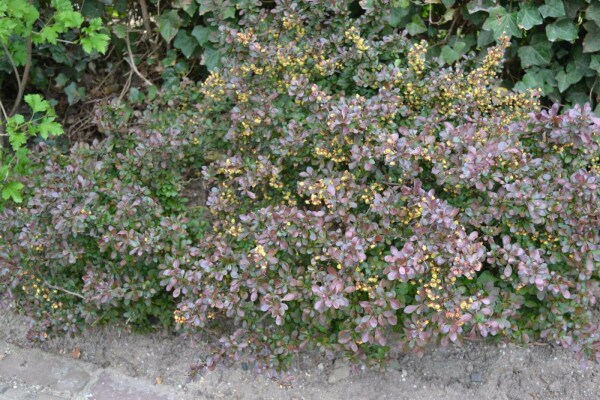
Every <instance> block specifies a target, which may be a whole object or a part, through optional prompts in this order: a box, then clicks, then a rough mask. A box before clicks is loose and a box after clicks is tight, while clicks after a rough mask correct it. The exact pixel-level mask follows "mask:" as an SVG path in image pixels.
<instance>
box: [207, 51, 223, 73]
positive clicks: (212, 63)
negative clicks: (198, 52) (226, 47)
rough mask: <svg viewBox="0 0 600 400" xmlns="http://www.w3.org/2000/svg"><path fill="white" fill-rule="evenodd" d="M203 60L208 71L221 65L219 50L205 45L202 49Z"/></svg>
mask: <svg viewBox="0 0 600 400" xmlns="http://www.w3.org/2000/svg"><path fill="white" fill-rule="evenodd" d="M203 61H204V65H206V68H208V70H209V71H215V70H217V69H219V67H220V66H221V53H220V52H219V50H216V49H213V48H212V47H207V48H206V49H204V57H203Z"/></svg>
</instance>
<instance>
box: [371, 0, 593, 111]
mask: <svg viewBox="0 0 600 400" xmlns="http://www.w3.org/2000/svg"><path fill="white" fill-rule="evenodd" d="M360 3H361V4H363V5H367V4H369V3H371V1H368V0H367V1H363V2H360ZM386 3H388V4H389V7H388V8H389V11H388V12H387V14H386V15H387V21H388V23H389V25H390V26H392V27H398V28H402V29H407V31H408V32H409V34H410V35H411V36H412V37H415V38H427V39H429V40H430V41H432V42H434V43H433V45H432V49H431V51H430V54H432V55H435V56H437V57H438V60H439V61H441V62H443V63H452V62H454V61H456V60H458V59H459V58H460V57H461V56H463V55H464V54H467V53H468V52H470V51H473V50H474V49H476V48H481V49H485V48H486V47H488V46H490V45H493V44H494V42H495V39H497V38H498V37H499V36H501V35H503V34H505V35H508V36H509V37H510V38H511V48H510V49H509V52H508V55H507V61H506V63H505V68H504V71H503V73H502V77H503V79H504V80H505V83H507V84H511V85H513V84H514V85H515V89H517V90H519V91H524V90H526V89H527V88H533V89H541V90H542V94H543V95H544V96H545V97H546V99H547V100H546V102H547V101H548V100H550V101H551V102H558V103H562V104H569V105H574V104H580V105H583V104H584V103H586V102H591V103H592V107H598V104H599V102H598V99H599V96H600V88H599V87H598V79H597V77H598V74H599V73H600V1H598V0H538V1H533V0H526V1H511V0H469V1H456V0H441V1H412V0H392V1H389V2H386ZM596 111H597V113H598V112H600V108H597V109H596Z"/></svg>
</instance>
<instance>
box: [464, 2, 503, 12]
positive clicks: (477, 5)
mask: <svg viewBox="0 0 600 400" xmlns="http://www.w3.org/2000/svg"><path fill="white" fill-rule="evenodd" d="M494 6H496V0H471V1H470V2H469V3H467V11H468V12H469V14H475V13H476V12H478V11H489V10H491V9H492V8H494Z"/></svg>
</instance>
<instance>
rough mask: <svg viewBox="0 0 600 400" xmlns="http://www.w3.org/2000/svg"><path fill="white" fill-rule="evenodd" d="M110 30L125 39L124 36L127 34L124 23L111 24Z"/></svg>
mask: <svg viewBox="0 0 600 400" xmlns="http://www.w3.org/2000/svg"><path fill="white" fill-rule="evenodd" d="M112 30H113V33H114V34H115V36H116V37H118V38H119V39H125V36H126V35H127V27H126V26H125V25H123V24H116V25H113V27H112Z"/></svg>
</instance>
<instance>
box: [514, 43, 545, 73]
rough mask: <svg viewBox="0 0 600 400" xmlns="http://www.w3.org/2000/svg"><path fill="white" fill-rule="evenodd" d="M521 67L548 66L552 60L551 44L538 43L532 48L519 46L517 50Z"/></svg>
mask: <svg viewBox="0 0 600 400" xmlns="http://www.w3.org/2000/svg"><path fill="white" fill-rule="evenodd" d="M518 54H519V58H520V59H521V66H522V67H523V68H529V67H531V66H532V65H548V64H549V63H550V60H551V59H552V43H549V42H540V43H537V44H535V45H533V46H521V47H519V50H518Z"/></svg>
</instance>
